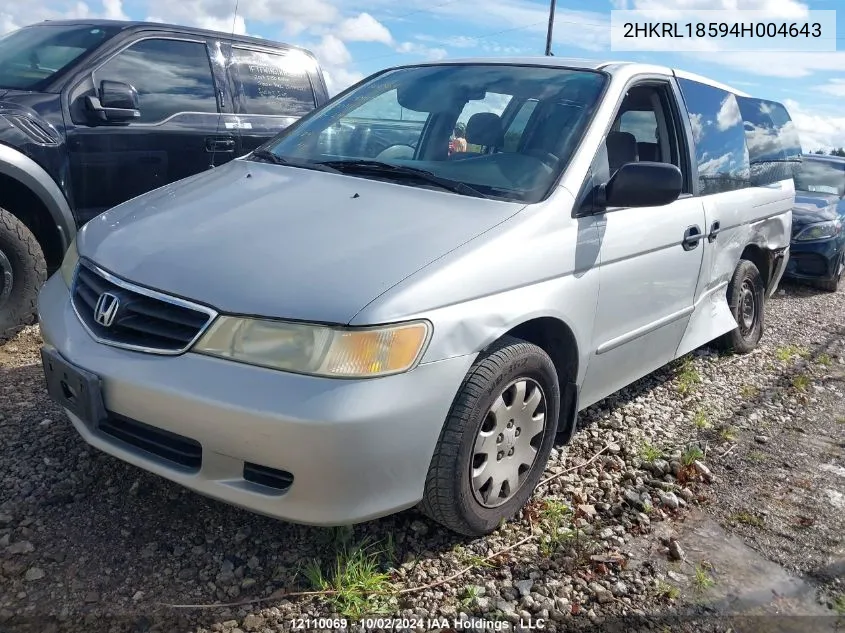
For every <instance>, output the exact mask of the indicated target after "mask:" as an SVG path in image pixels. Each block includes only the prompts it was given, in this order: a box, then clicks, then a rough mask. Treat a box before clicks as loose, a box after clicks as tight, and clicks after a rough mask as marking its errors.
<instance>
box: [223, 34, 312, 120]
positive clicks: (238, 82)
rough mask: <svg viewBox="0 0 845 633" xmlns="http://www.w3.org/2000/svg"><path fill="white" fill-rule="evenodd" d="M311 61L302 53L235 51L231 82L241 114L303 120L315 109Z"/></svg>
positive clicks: (233, 50)
mask: <svg viewBox="0 0 845 633" xmlns="http://www.w3.org/2000/svg"><path fill="white" fill-rule="evenodd" d="M310 66H311V64H310V58H309V57H306V56H305V55H302V54H301V53H300V52H299V51H291V52H284V53H282V52H280V53H268V52H265V51H256V50H250V49H243V48H237V47H235V48H233V49H232V64H231V68H232V78H233V80H234V82H235V87H236V89H237V92H238V95H239V97H240V99H239V100H240V107H239V113H240V114H269V115H276V116H294V117H300V116H303V115H305V114H308V113H309V112H311V110H313V109H314V108H315V107H316V101H315V97H314V89H313V87H312V85H311V80H310V78H309V76H308V73H309V70H311V68H310Z"/></svg>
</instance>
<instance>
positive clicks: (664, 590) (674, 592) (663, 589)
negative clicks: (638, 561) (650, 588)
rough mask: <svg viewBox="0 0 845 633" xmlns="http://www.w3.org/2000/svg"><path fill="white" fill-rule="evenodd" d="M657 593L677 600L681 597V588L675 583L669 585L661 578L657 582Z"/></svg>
mask: <svg viewBox="0 0 845 633" xmlns="http://www.w3.org/2000/svg"><path fill="white" fill-rule="evenodd" d="M657 594H658V595H659V596H662V597H664V598H668V599H669V600H677V599H678V598H680V597H681V590H680V589H678V588H677V587H676V586H675V585H670V584H669V583H668V582H665V581H663V580H661V581H659V582H658V583H657Z"/></svg>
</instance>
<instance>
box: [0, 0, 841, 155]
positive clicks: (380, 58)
mask: <svg viewBox="0 0 845 633" xmlns="http://www.w3.org/2000/svg"><path fill="white" fill-rule="evenodd" d="M3 4H4V6H2V7H0V33H5V32H8V31H10V30H13V29H15V28H18V27H20V26H24V25H26V24H31V23H34V22H39V21H41V20H45V19H60V18H86V17H88V18H95V17H97V18H114V19H133V20H152V21H158V22H162V21H163V22H170V23H176V24H184V25H193V26H201V27H204V28H210V29H214V30H220V31H225V32H231V31H235V32H236V33H240V34H243V33H246V34H249V35H254V36H259V37H264V38H267V39H272V40H278V41H283V42H288V43H291V44H297V45H300V46H304V47H305V48H308V49H310V50H312V51H313V52H314V53H315V54H316V55H317V57H318V58H319V60H320V62H321V63H322V65H323V68H324V71H325V73H326V78H327V82H328V84H329V89H330V91H331V92H333V93H334V92H337V91H339V90H341V89H343V88H345V87H346V86H348V85H350V84H351V83H354V82H356V81H358V80H359V79H361V78H363V77H365V76H367V75H369V74H370V73H373V72H375V71H377V70H380V69H382V68H385V67H388V66H395V65H400V64H407V63H413V62H420V61H427V60H439V59H445V58H450V57H479V56H492V57H499V56H506V55H520V56H525V55H543V53H544V50H545V38H546V28H547V23H548V12H549V0H402V1H401V2H399V1H397V0H85V1H83V0H38V1H37V2H19V3H15V4H14V5H13V4H11V3H3ZM837 5H840V6H842V8H843V11H842V17H839V19H838V24H837V38H838V41H837V43H838V44H839V48H840V49H841V50H837V51H836V52H828V53H813V52H808V53H798V52H783V53H767V52H719V51H718V50H716V51H713V52H687V53H683V52H675V51H671V50H670V51H663V52H651V53H649V52H613V51H611V50H610V11H611V10H612V9H662V8H673V9H677V8H683V9H690V10H707V9H714V10H715V9H721V10H737V9H749V10H759V11H766V12H767V13H768V14H770V15H772V16H773V17H778V16H784V17H788V16H796V15H802V14H803V13H804V12H806V11H807V10H815V9H837ZM553 51H554V54H555V55H556V56H559V57H581V58H590V59H605V60H607V59H612V60H629V61H643V62H650V63H657V64H661V65H666V66H672V67H675V68H681V69H684V70H688V71H691V72H695V73H698V74H701V75H705V76H708V77H710V78H712V79H715V80H717V81H720V82H722V83H725V84H728V85H730V86H734V87H735V88H737V89H739V90H743V91H745V92H747V93H750V94H752V95H753V96H755V97H760V98H764V99H771V100H774V101H780V102H781V103H784V104H785V105H786V106H787V108H788V109H789V111H790V114H791V115H792V118H793V120H794V121H795V123H796V125H797V127H798V129H799V131H800V133H801V140H802V145H803V146H804V149H805V150H809V151H812V150H815V149H818V148H832V147H840V146H845V109H843V108H842V101H843V99H845V3H843V2H842V0H558V2H557V11H556V14H555V34H554V40H553Z"/></svg>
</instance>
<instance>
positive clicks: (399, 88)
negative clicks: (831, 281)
mask: <svg viewBox="0 0 845 633" xmlns="http://www.w3.org/2000/svg"><path fill="white" fill-rule="evenodd" d="M800 154H801V148H800V144H799V141H798V138H797V135H796V133H795V130H794V128H793V124H792V122H791V120H790V117H789V114H788V113H787V112H786V110H785V109H784V107H783V106H782V105H780V104H778V103H775V102H771V101H766V100H761V99H755V98H751V97H749V96H748V95H745V94H743V93H740V92H738V91H735V90H732V89H730V88H727V87H725V86H722V85H720V84H718V83H716V82H713V81H710V80H707V79H704V78H702V77H698V76H695V75H691V74H688V73H684V72H680V71H676V70H672V69H669V68H663V67H659V66H649V65H642V64H629V63H616V62H613V63H597V62H585V61H580V60H567V59H560V58H540V59H534V58H528V59H494V60H466V61H449V62H438V63H430V64H423V65H416V66H404V67H400V68H393V69H389V70H385V71H382V72H379V73H377V74H375V75H373V76H372V77H370V78H368V79H366V80H364V81H363V82H361V83H359V84H357V85H356V86H353V87H352V88H350V89H348V90H347V91H345V92H344V93H342V94H340V95H338V96H337V97H336V98H334V99H333V100H332V101H331V102H329V103H328V104H327V105H325V106H324V107H321V108H319V109H318V110H316V111H315V112H313V113H312V114H310V115H307V116H305V117H304V118H302V119H301V120H300V121H299V122H298V123H296V124H295V125H293V126H292V127H290V128H289V129H288V130H287V131H286V132H284V133H282V134H281V135H280V136H278V137H277V138H275V139H273V140H272V141H270V142H268V143H266V144H265V145H264V146H262V147H260V148H259V149H257V150H255V151H254V152H252V153H251V154H250V155H248V156H247V157H245V158H243V159H239V160H235V161H232V162H231V163H229V164H227V165H225V166H223V167H218V168H215V169H213V170H210V171H207V172H205V173H202V174H199V175H197V176H193V177H190V178H188V179H185V180H182V181H180V182H177V183H175V184H172V185H168V186H166V187H163V188H161V189H158V190H156V191H154V192H151V193H148V194H145V195H142V196H140V197H138V198H135V199H133V200H131V201H129V202H126V203H124V204H121V205H119V206H117V207H115V208H113V209H111V210H110V211H107V212H106V213H103V214H102V215H100V216H98V217H97V218H95V219H94V220H92V221H91V222H89V223H88V224H87V225H86V226H85V227H84V228H83V229H82V230H81V231H80V232H79V235H78V237H77V239H76V242H75V243H74V245H73V247H72V248H71V249H70V251H69V252H68V254H67V256H66V258H65V261H64V264H63V266H62V268H61V270H60V271H59V272H58V273H57V274H56V275H54V276H53V277H52V278H51V279H50V280H49V281H48V282H47V284H46V285H45V286H44V288H43V290H42V291H41V294H40V301H39V316H40V322H41V329H42V334H43V337H44V347H43V351H42V354H43V361H44V371H45V374H46V379H47V384H48V388H49V391H50V394H51V396H52V397H53V398H55V399H56V400H57V401H58V402H59V403H60V404H61V405H62V406H63V407H64V409H65V410H66V411H67V413H68V415H69V417H70V420H71V422H72V423H73V425H74V426H75V427H76V429H77V430H78V432H79V433H80V434H81V435H82V437H83V438H84V439H85V441H87V442H88V443H90V444H91V445H93V446H95V447H97V448H99V449H101V450H103V451H105V452H107V453H110V454H112V455H114V456H116V457H118V458H120V459H122V460H125V461H127V462H129V463H132V464H135V465H136V466H139V467H141V468H143V469H146V470H148V471H151V472H154V473H157V474H159V475H161V476H163V477H166V478H168V479H171V480H173V481H175V482H178V483H180V484H182V485H184V486H187V487H189V488H191V489H193V490H195V491H197V492H200V493H202V494H205V495H208V496H211V497H214V498H217V499H221V500H223V501H226V502H229V503H232V504H236V505H239V506H242V507H245V508H248V509H250V510H253V511H256V512H259V513H263V514H267V515H271V516H274V517H279V518H282V519H286V520H290V521H294V522H300V523H306V524H315V525H339V524H351V523H355V522H361V521H366V520H369V519H373V518H376V517H380V516H384V515H387V514H390V513H393V512H397V511H400V510H402V509H404V508H409V507H412V506H415V505H418V504H419V505H420V507H421V508H422V510H423V511H424V512H425V513H426V514H428V515H429V516H431V517H432V518H434V519H436V520H437V521H439V522H440V523H442V524H443V525H445V526H447V527H448V528H450V529H452V530H454V531H457V532H460V533H463V534H468V535H480V534H484V533H487V532H490V531H492V530H494V529H496V527H497V526H498V525H499V524H500V522H501V521H502V520H504V519H507V518H508V517H511V516H512V515H514V514H515V513H516V512H517V511H518V510H519V508H520V507H521V506H522V505H523V504H524V503H525V502H526V501H527V499H528V498H529V496H530V495H531V493H532V491H533V489H534V487H535V485H536V484H537V482H538V480H539V478H540V476H541V474H542V471H543V469H544V466H545V463H546V460H547V457H548V455H549V452H550V449H551V448H552V445H553V443H554V442H555V440H556V439H557V440H558V441H560V442H563V443H565V442H568V441H569V439H570V438H571V436H572V434H573V432H574V431H575V427H576V418H577V415H578V411H579V410H582V409H584V408H585V407H587V406H589V405H590V404H592V403H594V402H596V401H598V400H600V399H602V398H604V397H605V396H607V395H609V394H611V393H613V392H614V391H616V390H618V389H620V388H622V387H624V386H625V385H627V384H629V383H631V382H633V381H635V380H636V379H638V378H640V377H641V376H644V375H645V374H647V373H649V372H651V371H653V370H655V369H657V368H658V367H660V366H662V365H665V364H666V363H668V362H670V361H671V360H673V359H675V358H677V357H679V356H681V355H683V354H686V353H687V352H689V351H691V350H693V349H695V348H697V347H699V346H701V345H704V344H706V343H710V342H713V341H715V342H716V343H718V344H720V345H722V346H723V347H726V348H730V349H733V350H735V351H736V352H738V353H744V352H748V351H750V350H752V349H754V348H755V346H756V345H757V344H758V342H759V341H760V338H761V336H762V334H763V317H764V305H765V300H766V298H767V297H768V296H771V294H772V293H773V292H774V291H775V289H776V287H777V285H778V282H779V281H780V278H781V275H782V273H783V270H784V266H785V262H786V260H787V258H788V251H789V242H790V228H791V208H792V205H793V200H794V195H795V194H794V185H793V180H792V170H793V169H794V166H795V164H796V163H797V162H798V161H800Z"/></svg>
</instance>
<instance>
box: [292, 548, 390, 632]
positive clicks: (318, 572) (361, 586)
mask: <svg viewBox="0 0 845 633" xmlns="http://www.w3.org/2000/svg"><path fill="white" fill-rule="evenodd" d="M383 553H384V552H383V550H379V549H376V548H375V546H374V545H373V544H372V543H370V542H369V541H367V540H365V541H362V542H361V543H359V544H358V545H352V544H350V543H349V542H346V543H344V544H342V545H341V546H340V547H339V548H338V550H337V551H336V553H335V556H334V560H333V561H332V563H331V565H329V566H328V568H323V567H322V566H321V565H320V563H319V562H318V561H312V562H311V563H310V564H309V565H308V566H307V567H306V568H305V577H306V578H307V579H308V581H309V583H310V584H311V587H312V588H313V589H315V590H317V591H332V592H334V593H333V594H332V595H328V596H326V598H325V599H326V600H327V601H328V602H329V604H331V605H332V607H333V608H334V610H335V611H336V612H337V613H339V614H341V615H342V616H344V617H347V618H353V619H358V618H360V617H362V616H364V615H369V614H373V615H378V614H382V613H387V612H388V611H389V609H388V604H387V598H388V597H387V596H385V595H382V594H386V593H388V592H390V591H391V589H392V586H391V584H390V581H389V579H390V577H389V575H388V574H386V573H384V572H382V571H381V570H380V568H381V565H380V557H381V555H382V554H383Z"/></svg>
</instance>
